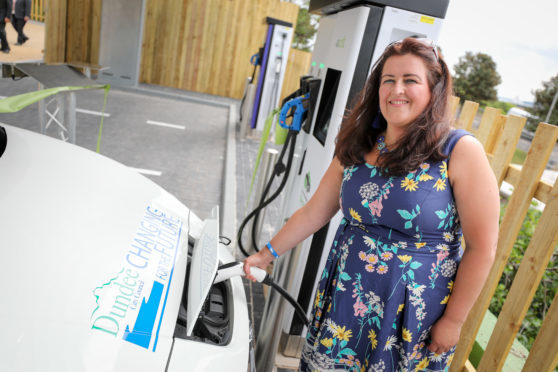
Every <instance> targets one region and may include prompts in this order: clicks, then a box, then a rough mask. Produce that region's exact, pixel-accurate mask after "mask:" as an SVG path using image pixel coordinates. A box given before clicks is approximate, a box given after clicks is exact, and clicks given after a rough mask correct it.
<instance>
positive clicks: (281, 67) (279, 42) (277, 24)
mask: <svg viewBox="0 0 558 372" xmlns="http://www.w3.org/2000/svg"><path fill="white" fill-rule="evenodd" d="M266 22H267V24H268V27H267V34H266V39H265V45H264V47H263V51H262V53H260V54H261V61H260V65H261V67H260V74H259V78H258V84H257V87H256V94H255V98H254V105H253V108H252V117H251V120H250V128H252V129H257V130H259V131H262V130H263V128H264V123H265V119H266V118H267V117H268V116H269V114H271V112H272V111H273V109H274V108H276V107H277V106H278V105H279V99H280V98H281V89H282V88H283V78H284V77H285V71H286V69H287V61H288V59H289V50H290V48H291V40H292V37H293V25H292V24H291V23H288V22H284V21H281V20H278V19H274V18H270V17H267V18H266Z"/></svg>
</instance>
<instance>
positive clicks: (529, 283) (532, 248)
mask: <svg viewBox="0 0 558 372" xmlns="http://www.w3.org/2000/svg"><path fill="white" fill-rule="evenodd" d="M550 129H554V131H549V132H552V133H548V134H549V135H550V134H553V135H554V141H556V139H557V138H558V127H553V128H550ZM550 148H552V146H551V147H550ZM557 243H558V182H557V183H555V185H554V187H553V189H552V193H551V197H550V203H548V204H547V205H546V206H545V208H544V211H543V213H542V215H541V217H540V219H539V223H538V225H537V227H536V230H535V233H534V235H533V237H532V238H531V241H530V243H529V247H528V248H527V250H526V252H525V255H524V257H523V259H522V260H521V265H520V266H519V269H518V271H517V273H516V274H515V277H514V280H513V283H512V286H511V288H510V291H509V293H508V295H507V298H506V301H505V302H504V307H503V308H502V311H500V315H499V316H498V320H497V322H496V325H495V327H494V333H493V334H492V336H491V338H490V341H489V342H488V345H487V347H486V349H485V351H484V354H483V357H482V359H481V362H480V364H479V366H478V368H477V371H500V370H501V369H502V367H503V365H504V362H505V361H506V358H504V357H503V356H504V355H508V353H509V351H510V349H511V346H512V344H513V341H514V339H515V337H516V335H517V332H518V330H519V328H520V327H521V324H522V322H523V319H524V317H525V315H526V314H527V310H529V306H530V304H531V301H532V300H533V297H534V295H535V292H536V291H537V287H538V285H539V283H540V281H541V279H542V277H543V274H544V272H545V270H546V267H547V265H548V262H549V261H550V258H551V257H552V253H553V252H554V248H555V247H556V244H557Z"/></svg>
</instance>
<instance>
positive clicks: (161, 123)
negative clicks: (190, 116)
mask: <svg viewBox="0 0 558 372" xmlns="http://www.w3.org/2000/svg"><path fill="white" fill-rule="evenodd" d="M146 123H147V124H151V125H158V126H160V127H167V128H174V129H181V130H184V129H186V127H185V126H184V125H176V124H169V123H163V122H161V121H153V120H148V121H147V122H146Z"/></svg>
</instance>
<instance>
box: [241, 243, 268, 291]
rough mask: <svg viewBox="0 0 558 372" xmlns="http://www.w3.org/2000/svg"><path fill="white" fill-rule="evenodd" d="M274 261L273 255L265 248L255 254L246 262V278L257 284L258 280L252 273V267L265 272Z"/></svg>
mask: <svg viewBox="0 0 558 372" xmlns="http://www.w3.org/2000/svg"><path fill="white" fill-rule="evenodd" d="M273 259H274V257H273V255H272V254H271V252H270V251H269V250H268V249H267V248H266V247H265V246H264V247H263V248H262V249H261V250H260V251H259V252H258V253H254V254H253V255H251V256H249V257H248V258H247V259H245V260H244V272H245V273H246V278H248V279H250V280H251V281H253V282H255V281H256V278H254V277H253V276H252V274H251V273H250V267H252V266H256V267H259V268H260V269H264V270H265V268H266V267H267V265H269V264H270V262H271V261H273Z"/></svg>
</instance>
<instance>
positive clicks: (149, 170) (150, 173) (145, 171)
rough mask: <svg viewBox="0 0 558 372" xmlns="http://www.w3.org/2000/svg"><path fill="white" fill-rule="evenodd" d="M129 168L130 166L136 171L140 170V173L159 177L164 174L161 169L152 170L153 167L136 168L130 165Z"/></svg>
mask: <svg viewBox="0 0 558 372" xmlns="http://www.w3.org/2000/svg"><path fill="white" fill-rule="evenodd" d="M128 168H130V169H132V170H135V171H136V172H138V173H141V174H146V175H148V176H157V177H159V176H161V175H162V174H163V172H161V171H156V170H151V169H142V168H134V167H128Z"/></svg>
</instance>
